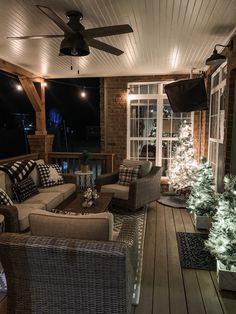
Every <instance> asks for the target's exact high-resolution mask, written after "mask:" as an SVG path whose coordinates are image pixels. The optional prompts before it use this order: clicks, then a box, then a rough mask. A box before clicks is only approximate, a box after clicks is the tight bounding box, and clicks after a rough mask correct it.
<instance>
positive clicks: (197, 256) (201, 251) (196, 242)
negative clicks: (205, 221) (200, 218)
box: [176, 232, 216, 271]
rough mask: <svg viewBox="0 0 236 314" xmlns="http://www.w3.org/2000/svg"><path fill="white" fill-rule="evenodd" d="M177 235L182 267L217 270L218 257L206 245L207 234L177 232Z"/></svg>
mask: <svg viewBox="0 0 236 314" xmlns="http://www.w3.org/2000/svg"><path fill="white" fill-rule="evenodd" d="M176 237H177V242H178V248H179V257H180V263H181V267H182V268H195V269H202V270H209V271H215V270H216V259H215V257H214V256H212V255H211V254H210V252H209V251H208V250H207V248H206V247H205V245H204V241H205V240H207V238H208V235H207V234H202V233H186V232H177V233H176Z"/></svg>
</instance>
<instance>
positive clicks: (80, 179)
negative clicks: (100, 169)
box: [75, 170, 93, 192]
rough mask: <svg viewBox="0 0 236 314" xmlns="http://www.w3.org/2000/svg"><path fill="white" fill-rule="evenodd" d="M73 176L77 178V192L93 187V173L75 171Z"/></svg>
mask: <svg viewBox="0 0 236 314" xmlns="http://www.w3.org/2000/svg"><path fill="white" fill-rule="evenodd" d="M75 175H76V176H77V186H78V191H79V192H83V191H85V190H86V189H87V188H91V187H92V186H93V171H88V172H82V171H81V170H80V171H75Z"/></svg>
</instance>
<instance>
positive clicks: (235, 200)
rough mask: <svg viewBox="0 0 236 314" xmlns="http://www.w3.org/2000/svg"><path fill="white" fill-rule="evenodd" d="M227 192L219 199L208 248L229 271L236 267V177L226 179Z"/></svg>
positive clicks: (226, 177) (231, 176) (207, 244)
mask: <svg viewBox="0 0 236 314" xmlns="http://www.w3.org/2000/svg"><path fill="white" fill-rule="evenodd" d="M224 184H225V191H224V193H223V194H222V195H221V196H220V197H219V200H218V205H217V212H216V215H215V216H214V222H213V224H212V228H211V229H210V234H209V239H208V240H207V241H206V243H205V244H206V247H207V248H208V249H209V250H210V251H211V253H212V254H213V255H215V256H216V258H217V259H218V260H219V261H221V262H222V263H223V264H224V265H225V266H226V268H227V269H230V268H231V266H232V265H233V266H236V176H233V175H227V176H225V177H224Z"/></svg>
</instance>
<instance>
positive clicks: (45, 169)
mask: <svg viewBox="0 0 236 314" xmlns="http://www.w3.org/2000/svg"><path fill="white" fill-rule="evenodd" d="M50 167H52V168H53V169H55V170H56V171H57V173H58V176H59V177H60V178H59V177H58V179H57V180H53V179H50ZM37 168H38V171H39V176H40V181H41V184H42V186H43V187H44V188H49V187H50V186H54V185H60V184H63V183H64V180H63V177H62V173H61V169H60V167H59V165H57V164H53V165H45V164H38V165H37Z"/></svg>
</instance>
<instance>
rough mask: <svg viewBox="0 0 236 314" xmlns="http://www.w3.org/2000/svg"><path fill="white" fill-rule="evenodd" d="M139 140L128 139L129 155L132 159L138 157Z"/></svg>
mask: <svg viewBox="0 0 236 314" xmlns="http://www.w3.org/2000/svg"><path fill="white" fill-rule="evenodd" d="M138 146H139V141H138V140H131V141H130V157H131V158H133V159H138V155H139V154H138V152H139V147H138Z"/></svg>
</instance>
